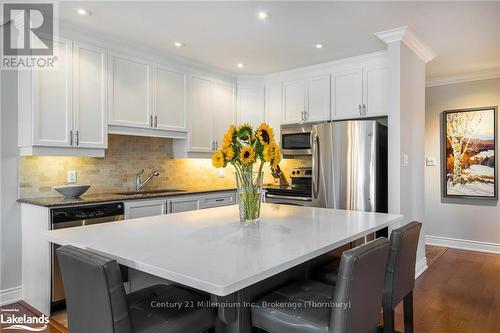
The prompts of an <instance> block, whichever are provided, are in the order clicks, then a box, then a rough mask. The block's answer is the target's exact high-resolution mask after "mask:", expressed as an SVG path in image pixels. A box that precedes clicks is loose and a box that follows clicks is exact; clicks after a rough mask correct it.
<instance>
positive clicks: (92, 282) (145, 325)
mask: <svg viewBox="0 0 500 333" xmlns="http://www.w3.org/2000/svg"><path fill="white" fill-rule="evenodd" d="M56 252H57V257H58V259H59V264H60V267H61V273H62V279H63V285H64V292H65V294H66V304H67V309H68V324H69V331H70V332H71V333H93V332H100V333H107V332H109V333H132V332H135V333H137V332H160V331H161V332H187V333H189V332H193V333H194V332H200V331H204V330H208V329H210V328H212V327H213V326H214V323H215V310H214V309H211V308H199V307H197V306H196V305H197V303H198V301H205V300H206V299H205V298H204V297H202V296H200V295H197V294H194V293H192V292H190V291H187V290H185V289H183V288H179V287H176V286H170V285H155V286H152V287H149V288H145V289H141V290H138V291H136V292H133V293H131V294H129V295H125V288H124V287H123V281H122V277H121V274H120V269H119V267H118V264H117V262H116V261H115V260H111V259H109V258H106V257H103V256H100V255H97V254H95V253H92V252H89V251H85V250H81V249H78V248H75V247H73V246H62V247H60V248H58V249H57V250H56ZM177 302H179V303H177ZM191 302H192V303H191ZM153 303H154V304H153ZM168 303H169V304H180V307H174V308H172V307H165V306H162V304H168ZM186 304H194V306H193V307H190V306H189V307H187V306H186Z"/></svg>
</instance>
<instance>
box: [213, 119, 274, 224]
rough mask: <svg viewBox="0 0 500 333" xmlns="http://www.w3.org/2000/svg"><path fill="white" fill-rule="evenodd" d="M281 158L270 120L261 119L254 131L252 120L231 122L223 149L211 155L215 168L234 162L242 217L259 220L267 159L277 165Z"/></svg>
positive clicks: (246, 219)
mask: <svg viewBox="0 0 500 333" xmlns="http://www.w3.org/2000/svg"><path fill="white" fill-rule="evenodd" d="M280 161H281V151H280V148H279V146H278V144H277V143H276V142H275V141H274V133H273V130H272V128H270V127H269V125H268V124H266V123H262V124H261V125H260V126H259V127H258V128H257V129H256V130H255V131H254V130H253V128H252V126H250V125H249V124H243V125H241V126H239V127H236V126H234V125H231V126H229V129H228V130H227V131H226V133H225V134H224V139H223V142H222V149H221V150H218V151H216V152H215V153H214V154H213V156H212V164H213V165H214V167H216V168H223V167H226V166H227V164H228V163H230V164H232V165H233V166H234V168H235V170H236V182H237V185H238V196H239V204H240V219H241V220H242V221H255V220H258V218H259V213H260V201H261V193H262V179H263V172H262V169H263V167H264V164H265V163H269V164H270V165H272V166H274V167H276V166H277V165H278V164H279V162H280ZM257 165H258V166H257ZM255 170H257V171H255Z"/></svg>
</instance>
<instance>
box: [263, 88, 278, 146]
mask: <svg viewBox="0 0 500 333" xmlns="http://www.w3.org/2000/svg"><path fill="white" fill-rule="evenodd" d="M281 97H282V96H281V83H279V82H274V83H269V84H267V85H266V121H267V123H268V124H269V126H271V128H272V129H273V131H274V139H275V140H276V142H277V143H278V144H279V143H280V126H281V114H282V107H281V106H282V98H281Z"/></svg>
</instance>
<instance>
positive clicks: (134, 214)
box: [125, 199, 167, 219]
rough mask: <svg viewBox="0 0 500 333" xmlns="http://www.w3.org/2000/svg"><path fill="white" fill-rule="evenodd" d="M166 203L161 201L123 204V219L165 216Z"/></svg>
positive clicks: (163, 200) (138, 201) (139, 201)
mask: <svg viewBox="0 0 500 333" xmlns="http://www.w3.org/2000/svg"><path fill="white" fill-rule="evenodd" d="M166 205H167V202H166V200H165V199H161V200H136V201H131V202H125V219H136V218H140V217H148V216H156V215H162V214H165V213H166V211H167V206H166Z"/></svg>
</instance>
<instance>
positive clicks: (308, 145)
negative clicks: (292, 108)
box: [280, 125, 312, 156]
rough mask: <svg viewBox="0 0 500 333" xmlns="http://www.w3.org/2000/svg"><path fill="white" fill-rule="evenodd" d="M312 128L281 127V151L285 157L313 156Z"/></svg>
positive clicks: (307, 126)
mask: <svg viewBox="0 0 500 333" xmlns="http://www.w3.org/2000/svg"><path fill="white" fill-rule="evenodd" d="M311 131H312V127H311V126H310V125H304V126H293V127H288V126H287V127H285V126H283V127H281V141H280V143H281V151H282V152H283V155H289V156H290V155H291V156H294V155H299V156H306V155H312V135H311Z"/></svg>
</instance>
